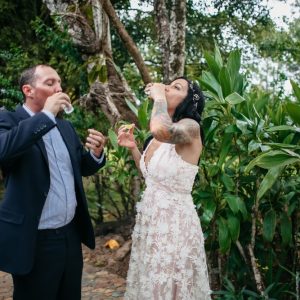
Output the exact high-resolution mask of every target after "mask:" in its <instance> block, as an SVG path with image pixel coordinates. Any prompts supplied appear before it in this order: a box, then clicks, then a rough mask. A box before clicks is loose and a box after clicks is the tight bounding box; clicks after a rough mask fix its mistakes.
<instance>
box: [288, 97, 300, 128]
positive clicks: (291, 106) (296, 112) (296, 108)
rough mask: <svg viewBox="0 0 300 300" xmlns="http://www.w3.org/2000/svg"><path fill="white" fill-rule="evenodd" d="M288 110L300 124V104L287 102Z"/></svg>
mask: <svg viewBox="0 0 300 300" xmlns="http://www.w3.org/2000/svg"><path fill="white" fill-rule="evenodd" d="M286 110H287V112H288V114H289V115H290V117H291V118H292V119H293V121H294V122H295V123H297V125H300V105H299V104H295V103H291V102H289V103H287V104H286Z"/></svg>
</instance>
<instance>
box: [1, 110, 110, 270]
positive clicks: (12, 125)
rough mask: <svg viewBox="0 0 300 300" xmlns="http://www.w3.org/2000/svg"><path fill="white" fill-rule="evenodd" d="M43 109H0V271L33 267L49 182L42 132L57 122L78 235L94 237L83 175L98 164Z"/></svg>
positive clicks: (64, 124) (66, 126) (68, 128)
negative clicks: (0, 187)
mask: <svg viewBox="0 0 300 300" xmlns="http://www.w3.org/2000/svg"><path fill="white" fill-rule="evenodd" d="M56 121H57V124H56V125H55V124H54V123H53V122H52V121H51V120H50V119H49V118H48V117H47V116H46V115H45V114H44V113H42V112H40V113H37V114H36V115H34V116H33V117H30V116H29V114H28V113H27V112H26V111H25V110H24V108H23V107H22V106H18V107H17V109H16V111H14V112H10V111H2V112H0V166H1V169H2V172H3V175H4V178H5V193H4V198H3V200H2V201H1V202H0V270H3V271H5V272H8V273H11V274H26V273H29V272H30V270H31V269H32V266H33V262H34V256H35V249H36V240H37V232H38V224H39V220H40V217H41V213H42V209H43V206H44V203H45V200H46V198H47V194H48V191H49V187H50V172H49V166H48V159H47V152H46V148H45V145H44V142H43V139H42V136H43V135H44V134H46V133H47V132H48V131H49V130H51V129H52V128H53V127H54V126H57V128H58V130H59V131H60V133H61V135H62V137H63V140H64V142H65V144H66V146H67V149H68V151H69V154H70V158H71V162H72V166H73V172H74V180H75V190H76V198H77V208H76V214H75V222H76V226H77V227H78V230H79V232H80V236H81V240H82V242H83V243H84V244H86V245H87V246H88V247H90V248H95V238H94V232H93V227H92V223H91V219H90V216H89V213H88V207H87V202H86V198H85V195H84V190H83V184H82V176H89V175H92V174H94V173H95V172H97V171H98V169H100V167H102V166H103V165H104V164H105V159H104V160H103V162H102V163H101V164H100V165H99V164H98V163H97V162H96V161H95V160H94V159H93V158H92V156H91V155H90V153H89V152H87V151H86V150H85V149H84V147H83V146H82V144H81V142H80V140H79V138H78V136H77V134H76V132H75V130H74V128H73V127H72V125H71V123H70V122H68V121H66V120H62V119H59V118H56Z"/></svg>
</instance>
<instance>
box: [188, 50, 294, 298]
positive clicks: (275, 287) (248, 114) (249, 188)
mask: <svg viewBox="0 0 300 300" xmlns="http://www.w3.org/2000/svg"><path fill="white" fill-rule="evenodd" d="M205 58H206V60H207V67H208V69H207V70H206V71H204V72H203V73H202V76H201V78H199V81H200V82H201V84H202V87H203V88H204V89H205V95H206V96H207V97H208V101H207V105H206V114H205V118H204V120H203V128H204V131H205V147H204V151H203V154H202V157H201V162H200V172H201V173H200V181H199V182H198V183H197V185H196V186H195V189H194V193H193V195H194V200H195V203H196V205H197V207H198V208H199V210H200V215H201V221H202V224H203V228H204V231H205V235H206V236H207V241H206V245H207V247H208V248H207V250H208V253H210V256H211V257H212V258H213V257H215V255H216V252H217V251H220V252H221V253H223V255H225V257H226V258H227V261H228V263H225V266H224V267H225V269H226V270H225V271H224V274H227V276H228V278H230V279H231V280H232V281H228V280H227V281H226V280H225V281H224V287H225V288H226V291H220V293H219V295H222V297H223V298H220V299H266V298H263V297H269V298H268V299H271V298H274V299H283V298H284V297H285V296H286V292H287V291H290V292H291V291H293V288H294V286H293V284H294V283H295V279H294V278H293V277H289V276H290V275H289V274H288V273H287V272H286V271H283V270H282V269H281V270H280V272H278V266H276V265H274V263H273V262H274V260H276V261H280V263H281V264H282V265H289V266H290V267H291V269H292V270H293V271H294V272H295V271H296V265H295V262H291V261H289V257H290V255H292V256H293V255H296V250H295V246H294V243H295V240H294V239H293V237H294V236H295V230H297V229H296V228H293V226H292V224H293V220H295V219H296V218H297V215H298V213H299V209H300V203H299V200H298V199H299V193H300V189H299V187H298V182H299V176H298V175H299V174H298V173H299V172H298V170H299V162H300V160H299V159H300V148H299V127H297V126H295V125H293V124H298V122H297V121H298V115H297V114H298V104H296V103H293V102H291V101H289V100H288V99H286V101H282V100H280V99H279V98H277V97H276V96H275V95H270V94H266V93H265V92H263V91H261V90H252V91H248V92H246V89H245V87H246V86H247V81H246V79H245V77H244V76H243V75H242V74H240V66H241V62H240V60H241V55H240V51H238V50H234V51H232V52H231V53H230V54H229V55H228V58H227V60H226V59H224V58H222V57H221V55H220V51H219V49H218V47H216V48H215V51H214V53H209V52H206V53H205ZM293 87H294V91H295V94H296V96H297V95H298V88H297V85H296V83H294V84H293ZM274 107H276V110H274V109H273V108H274ZM255 207H256V208H255ZM254 217H255V226H256V233H255V236H254V237H253V236H252V234H253V232H252V231H251V228H252V226H253V224H252V219H253V218H254ZM216 233H217V234H216ZM252 238H254V239H255V254H256V258H257V265H258V266H259V271H260V272H261V274H262V278H263V282H264V283H265V285H266V286H267V288H266V290H265V292H264V296H262V295H259V294H257V293H255V292H252V291H253V290H255V284H254V282H253V283H251V282H249V280H245V278H249V277H251V276H253V273H252V266H251V265H248V268H246V269H245V268H244V272H245V273H246V274H247V276H239V274H241V268H242V266H243V265H244V264H245V261H244V258H243V257H242V255H241V249H243V252H244V253H246V256H248V246H249V245H250V243H251V239H252ZM237 245H239V247H237ZM277 249H281V251H278V250H277ZM210 256H209V257H210ZM265 266H266V267H265ZM275 273H277V277H276V278H273V276H271V274H275ZM287 278H289V279H287ZM235 286H239V287H244V288H243V289H242V290H240V291H236V289H235ZM247 297H249V298H247ZM284 299H285V298H284Z"/></svg>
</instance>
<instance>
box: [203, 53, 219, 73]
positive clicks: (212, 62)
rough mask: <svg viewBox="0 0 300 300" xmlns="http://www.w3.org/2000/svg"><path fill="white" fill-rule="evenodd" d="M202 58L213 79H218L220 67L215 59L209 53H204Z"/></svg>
mask: <svg viewBox="0 0 300 300" xmlns="http://www.w3.org/2000/svg"><path fill="white" fill-rule="evenodd" d="M204 58H205V60H206V63H207V65H208V67H209V69H210V71H211V72H212V74H213V75H214V77H215V78H218V77H219V72H220V66H219V65H218V63H217V62H216V61H215V58H214V57H213V56H212V55H211V54H210V53H208V52H207V51H205V52H204Z"/></svg>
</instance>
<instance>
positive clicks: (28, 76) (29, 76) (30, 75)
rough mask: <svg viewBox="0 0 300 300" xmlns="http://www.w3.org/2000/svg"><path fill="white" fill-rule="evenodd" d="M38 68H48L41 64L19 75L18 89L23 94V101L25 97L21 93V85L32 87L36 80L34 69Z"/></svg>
mask: <svg viewBox="0 0 300 300" xmlns="http://www.w3.org/2000/svg"><path fill="white" fill-rule="evenodd" d="M39 66H44V67H50V66H48V65H43V64H39V65H35V66H33V67H30V68H27V69H25V70H24V71H23V72H22V73H21V75H20V79H19V88H20V90H21V92H22V94H23V98H24V100H25V95H24V93H23V91H22V87H23V85H25V84H30V85H32V86H33V85H34V83H35V80H36V76H35V71H36V68H37V67H39Z"/></svg>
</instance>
